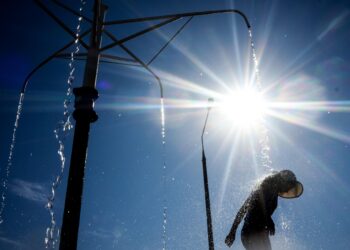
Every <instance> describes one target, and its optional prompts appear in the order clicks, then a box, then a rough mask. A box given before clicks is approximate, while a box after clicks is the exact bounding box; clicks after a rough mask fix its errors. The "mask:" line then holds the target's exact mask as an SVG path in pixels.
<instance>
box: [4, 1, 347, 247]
mask: <svg viewBox="0 0 350 250" xmlns="http://www.w3.org/2000/svg"><path fill="white" fill-rule="evenodd" d="M64 2H65V3H67V4H70V6H72V7H74V8H75V9H77V8H79V1H75V3H71V2H70V1H64ZM74 4H75V5H74ZM106 4H107V5H108V6H109V9H108V12H107V18H106V19H107V20H116V19H124V18H134V17H143V16H152V15H162V14H171V13H179V12H189V11H201V10H215V9H225V8H237V9H239V10H241V11H243V12H244V13H245V14H246V15H247V17H248V19H249V20H250V22H251V24H252V28H253V35H254V40H255V46H256V50H257V55H258V59H259V62H260V72H261V83H262V86H263V90H264V92H265V94H266V96H267V99H269V100H270V101H271V102H272V103H279V104H281V103H284V104H285V106H284V107H282V108H281V106H279V107H277V108H276V109H275V110H274V112H270V115H268V116H266V122H267V127H268V130H269V145H270V148H271V150H270V158H271V160H272V167H273V168H274V169H277V170H280V169H286V168H288V169H291V170H293V171H294V172H295V173H296V175H297V177H298V179H299V180H300V181H301V182H302V183H303V184H304V189H305V190H304V194H303V195H302V196H301V197H300V198H299V199H296V200H282V199H280V200H279V207H278V209H277V210H276V212H275V213H274V216H273V218H274V221H275V224H276V235H275V236H273V237H272V238H271V241H272V245H273V247H274V249H282V248H284V249H297V250H299V249H308V250H309V249H347V247H348V246H349V245H350V239H349V237H348V233H349V226H350V218H349V216H348V215H349V209H350V199H349V198H350V183H349V178H350V169H349V167H348V166H349V164H350V157H349V150H350V131H349V126H348V124H349V122H350V120H349V114H348V112H349V110H350V109H349V104H350V103H349V100H350V87H349V80H350V73H349V72H350V61H349V56H350V52H349V49H348V44H349V43H350V34H349V33H350V6H349V3H347V1H322V0H320V1H307V2H304V1H289V0H288V1H180V0H178V1H175V0H174V1H167V2H165V1H153V0H152V1H138V0H135V1H118V2H116V1H107V0H106ZM50 6H53V5H50ZM91 8H92V1H87V6H86V7H85V9H84V14H85V15H87V16H91V11H90V10H91ZM52 9H53V10H56V13H57V14H58V15H60V16H61V17H62V18H63V20H64V21H65V22H66V23H67V24H68V25H69V26H70V27H71V28H72V29H74V28H75V26H76V23H77V19H76V18H75V17H73V16H71V15H70V14H67V13H65V12H64V11H62V10H60V9H58V8H54V7H53V8H52ZM0 19H1V25H0V29H1V33H2V34H3V36H2V39H1V47H0V57H1V60H0V88H1V92H0V97H1V98H0V105H1V106H0V107H1V108H0V113H1V117H2V118H1V124H0V126H1V129H0V136H1V137H0V138H1V144H0V150H1V154H0V169H1V172H0V174H1V176H0V177H1V178H2V179H3V178H4V177H5V168H6V163H7V158H8V148H9V145H10V142H11V135H12V129H13V128H12V127H13V123H14V119H15V114H16V108H17V103H18V96H19V91H20V88H21V85H22V82H23V80H24V78H25V77H26V75H27V74H28V73H29V71H30V70H31V69H32V68H33V67H35V65H36V64H37V63H38V62H40V60H42V59H44V58H45V57H46V56H48V55H50V53H52V52H53V51H54V50H56V49H58V48H60V47H61V46H63V45H64V44H65V43H66V42H68V41H70V37H69V35H67V34H66V33H65V32H64V31H63V30H62V29H61V28H60V27H58V26H57V25H56V24H55V23H54V22H53V21H52V20H51V19H50V18H49V17H48V16H47V15H46V14H45V13H44V12H43V11H42V10H41V9H39V8H38V7H37V6H36V5H35V4H34V3H32V2H31V1H18V0H17V1H11V2H9V1H8V2H7V3H6V4H3V7H2V8H1V10H0ZM184 21H185V20H179V21H178V22H175V23H173V24H170V25H169V26H165V27H163V28H162V29H160V30H159V31H157V32H154V33H149V34H147V35H145V36H142V37H140V39H137V40H133V41H130V42H128V43H126V45H127V46H128V48H130V49H131V50H132V51H134V52H135V53H136V54H137V55H138V56H139V57H140V58H141V59H143V60H145V61H148V60H149V59H150V58H151V57H152V55H153V54H154V53H156V52H157V50H158V49H159V48H160V47H161V46H162V45H163V44H164V43H165V42H166V41H167V39H168V38H169V37H170V36H171V35H172V34H173V33H174V32H175V31H176V30H177V29H178V28H179V27H180V26H181V25H182V24H183V23H184ZM147 25H149V23H148V24H143V25H135V24H133V25H123V26H118V27H111V28H110V29H109V30H110V31H113V33H114V34H116V36H118V37H123V36H125V35H127V34H130V33H131V32H133V31H136V30H139V29H142V28H144V27H146V26H147ZM86 27H87V24H86V23H84V22H83V24H82V28H83V30H85V29H86ZM248 38H249V37H248V32H247V29H246V27H245V25H244V22H243V20H242V19H241V18H240V17H239V16H237V15H230V14H225V15H215V16H210V17H197V18H194V19H193V20H192V21H191V22H190V23H189V24H188V26H187V27H186V28H185V30H183V32H182V33H181V34H180V35H179V36H178V37H177V38H176V39H175V40H174V41H173V43H172V45H171V46H169V47H168V48H167V49H166V50H165V51H164V52H163V53H162V54H161V55H160V56H159V57H158V58H157V59H156V61H154V62H153V63H152V64H151V68H152V69H154V70H155V71H156V72H157V73H158V74H159V75H160V77H161V79H162V80H163V81H164V94H165V105H166V110H165V116H166V144H165V145H166V146H165V158H164V159H165V160H166V164H167V169H166V171H165V175H166V184H165V185H164V184H163V182H162V176H163V174H164V172H163V170H162V168H163V158H162V155H163V151H162V150H163V149H162V143H161V141H162V138H161V124H160V110H159V87H158V85H157V83H156V82H155V81H154V79H153V78H152V77H151V76H150V75H149V74H148V73H147V72H145V71H144V70H141V69H140V68H127V67H125V66H118V65H110V64H101V66H100V69H99V75H98V81H97V88H98V90H99V93H100V97H99V99H98V100H97V102H96V106H95V108H96V111H97V113H98V115H99V120H98V121H97V122H96V123H94V124H93V125H92V126H91V133H90V141H89V150H88V159H87V165H86V176H85V186H84V195H83V206H82V214H81V222H80V232H79V242H78V249H84V250H85V249H86V250H92V249H107V250H108V249H144V250H146V249H161V247H162V210H163V206H164V201H163V198H164V197H165V198H166V206H167V207H168V214H167V216H168V223H167V228H166V229H167V237H168V240H167V245H168V249H206V248H207V236H206V217H205V205H204V193H203V184H202V172H201V171H202V170H201V154H200V150H201V148H200V135H201V129H202V126H203V122H204V119H205V114H206V109H205V107H193V105H196V104H198V103H202V102H206V100H207V98H208V97H211V96H210V94H211V93H216V94H218V95H219V94H222V95H224V94H225V93H226V91H227V90H226V87H229V88H234V87H237V86H242V85H244V83H245V82H247V81H250V80H251V79H252V74H253V72H254V69H253V64H252V58H251V54H250V47H249V39H248ZM108 42H110V41H109V40H108V39H106V38H104V43H106V44H107V43H108ZM70 49H71V50H72V49H73V48H70ZM110 53H111V54H115V55H121V56H125V54H124V53H123V52H122V51H121V50H119V49H117V48H116V49H113V50H111V51H110ZM75 65H76V73H75V81H74V86H80V84H81V82H82V74H83V66H84V64H83V62H81V61H79V62H76V63H75ZM68 74H69V68H68V61H66V60H62V59H56V60H54V61H52V62H50V63H49V64H48V65H47V66H45V67H44V68H43V69H41V70H40V71H39V72H38V73H37V74H35V75H34V76H33V77H32V79H31V81H30V85H29V86H28V89H27V93H26V96H25V101H24V106H23V113H22V117H21V120H20V124H19V128H18V133H17V141H16V147H15V151H14V158H13V166H12V167H11V172H10V177H9V186H8V191H7V192H6V193H7V199H6V207H5V210H4V219H5V220H4V222H3V223H2V224H0V248H1V249H9V250H12V249H25V250H27V249H28V250H29V249H45V246H44V237H45V230H46V228H47V227H48V226H49V225H50V215H49V213H48V211H47V210H46V209H45V203H46V200H47V196H48V195H49V194H50V186H51V183H52V181H53V180H54V178H55V176H57V174H58V173H59V166H60V162H59V158H58V155H57V153H56V152H57V148H58V145H57V142H56V140H55V137H54V133H53V130H54V129H55V127H56V124H57V122H58V121H59V120H60V119H61V118H62V113H63V106H62V103H63V100H64V97H65V91H66V85H65V83H66V80H67V77H68ZM286 105H287V106H286ZM286 107H287V108H286ZM207 131H208V133H207V134H206V135H205V144H206V153H207V161H208V174H209V185H210V195H211V202H212V215H213V226H214V239H215V245H216V248H217V249H227V247H226V246H225V245H224V239H225V236H226V234H227V233H228V231H229V229H230V227H231V224H232V221H233V219H234V216H235V214H236V212H237V211H238V209H239V207H240V205H241V204H242V203H243V202H244V200H245V198H246V197H247V196H248V194H249V192H250V190H251V189H252V188H253V186H254V183H255V182H256V181H257V180H258V179H259V178H261V177H262V176H263V175H264V174H265V173H266V171H265V169H264V168H262V167H261V166H260V165H259V154H260V153H259V145H258V138H259V137H258V133H257V132H256V131H254V130H246V131H244V132H242V131H239V130H238V129H237V128H235V126H234V121H232V120H229V119H227V117H226V116H225V115H222V114H221V113H220V112H219V111H218V110H216V109H213V110H212V113H211V116H210V117H209V121H208V127H207ZM71 142H72V134H70V135H69V136H68V137H67V139H66V143H65V147H66V150H65V152H66V156H67V162H69V156H70V150H71ZM67 173H68V167H67V166H66V169H65V173H64V176H63V181H62V183H61V185H60V186H59V188H58V190H57V199H56V201H55V212H56V213H55V214H56V217H57V222H58V224H59V225H60V224H61V217H62V213H63V207H64V196H65V189H66V179H67ZM233 248H234V249H243V247H242V245H241V243H240V240H239V235H237V240H236V241H235V243H234V246H233Z"/></svg>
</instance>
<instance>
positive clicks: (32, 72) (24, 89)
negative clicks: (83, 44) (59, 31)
mask: <svg viewBox="0 0 350 250" xmlns="http://www.w3.org/2000/svg"><path fill="white" fill-rule="evenodd" d="M90 32H91V29H89V30H87V31H85V32H84V33H82V34H81V36H80V38H83V37H84V36H86V35H87V34H89V33H90ZM74 43H75V40H72V41H71V42H69V43H68V44H66V45H65V46H63V47H62V48H61V49H59V50H57V51H56V52H55V53H53V54H52V55H51V56H49V57H47V58H46V59H45V60H43V61H42V62H41V63H39V64H38V65H37V66H36V67H35V68H34V69H33V70H32V71H31V72H30V73H29V74H28V75H27V77H26V78H25V80H24V82H23V85H22V88H21V93H24V92H25V91H26V88H27V85H28V83H29V79H30V78H31V77H32V76H33V75H34V73H36V72H37V71H38V70H39V69H40V68H41V67H43V66H44V65H45V64H47V63H48V62H49V61H51V60H52V59H53V58H55V57H57V55H59V54H60V53H61V52H62V51H64V50H65V49H67V48H69V46H71V45H72V44H74Z"/></svg>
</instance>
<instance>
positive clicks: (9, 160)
mask: <svg viewBox="0 0 350 250" xmlns="http://www.w3.org/2000/svg"><path fill="white" fill-rule="evenodd" d="M23 99H24V93H23V92H22V93H21V94H20V97H19V102H18V107H17V114H16V119H15V123H14V125H13V131H12V140H11V144H10V151H9V156H8V158H7V164H6V168H5V177H4V178H3V180H2V192H1V207H0V224H1V223H3V221H4V218H3V213H4V209H5V206H6V191H7V188H8V180H9V176H10V171H11V166H12V159H13V153H14V149H15V145H16V134H17V128H18V122H19V119H20V117H21V113H22V107H23Z"/></svg>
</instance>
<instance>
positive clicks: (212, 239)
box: [202, 149, 214, 250]
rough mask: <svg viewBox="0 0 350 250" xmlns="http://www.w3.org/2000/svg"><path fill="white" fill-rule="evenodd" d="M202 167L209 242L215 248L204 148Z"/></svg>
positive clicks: (210, 247) (212, 249) (211, 247)
mask: <svg viewBox="0 0 350 250" xmlns="http://www.w3.org/2000/svg"><path fill="white" fill-rule="evenodd" d="M202 167H203V179H204V195H205V208H206V209H205V210H206V213H207V230H208V244H209V250H214V236H213V226H212V221H211V209H210V196H209V183H208V174H207V160H206V158H205V153H204V149H203V150H202Z"/></svg>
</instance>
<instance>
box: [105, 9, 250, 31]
mask: <svg viewBox="0 0 350 250" xmlns="http://www.w3.org/2000/svg"><path fill="white" fill-rule="evenodd" d="M220 13H237V14H239V15H240V16H242V17H243V19H244V21H245V23H246V25H247V27H248V28H250V23H249V21H248V18H247V17H246V15H245V14H244V13H243V12H241V11H240V10H236V9H224V10H210V11H199V12H187V13H178V14H171V15H163V16H152V17H141V18H133V19H124V20H115V21H108V22H105V23H104V25H115V24H125V23H135V22H146V21H152V20H160V19H168V18H176V17H177V18H181V17H189V16H204V15H212V14H220Z"/></svg>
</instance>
